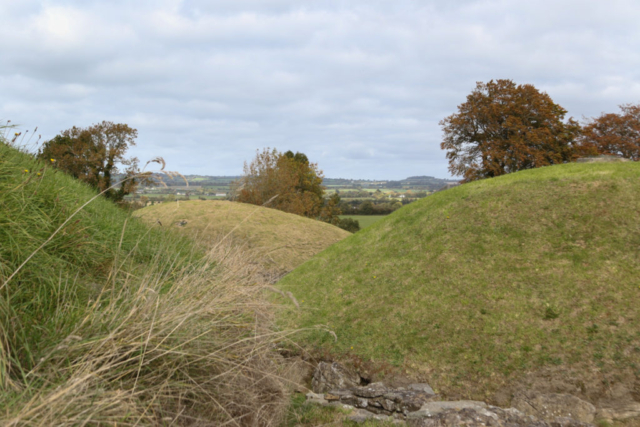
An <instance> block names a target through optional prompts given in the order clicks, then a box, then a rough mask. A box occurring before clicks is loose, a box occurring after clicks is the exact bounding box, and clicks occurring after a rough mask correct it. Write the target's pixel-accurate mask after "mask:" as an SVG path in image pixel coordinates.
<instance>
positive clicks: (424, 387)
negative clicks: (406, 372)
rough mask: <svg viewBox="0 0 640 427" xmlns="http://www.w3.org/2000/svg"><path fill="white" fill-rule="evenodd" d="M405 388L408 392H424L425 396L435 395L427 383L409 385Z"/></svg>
mask: <svg viewBox="0 0 640 427" xmlns="http://www.w3.org/2000/svg"><path fill="white" fill-rule="evenodd" d="M407 388H408V389H409V390H416V391H424V392H425V393H427V394H433V395H435V394H436V393H435V392H434V391H433V389H432V388H431V386H430V385H429V384H427V383H417V384H409V386H408V387H407Z"/></svg>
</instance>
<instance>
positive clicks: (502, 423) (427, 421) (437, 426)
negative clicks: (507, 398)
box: [407, 401, 592, 427]
mask: <svg viewBox="0 0 640 427" xmlns="http://www.w3.org/2000/svg"><path fill="white" fill-rule="evenodd" d="M407 424H408V425H409V426H411V427H454V426H455V427H458V426H467V427H476V426H477V427H480V426H493V427H525V426H527V427H587V426H592V424H588V423H584V422H581V421H577V420H574V419H571V418H566V417H558V418H556V419H554V420H553V421H551V422H548V421H544V420H540V419H537V418H536V417H534V416H531V415H526V414H524V413H522V412H520V411H518V410H517V409H515V408H509V409H502V408H498V407H495V406H490V405H487V404H485V403H483V402H474V401H457V402H431V403H428V404H426V405H425V406H424V407H423V408H422V409H420V410H419V411H416V412H413V413H411V414H409V415H408V417H407Z"/></svg>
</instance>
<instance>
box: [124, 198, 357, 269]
mask: <svg viewBox="0 0 640 427" xmlns="http://www.w3.org/2000/svg"><path fill="white" fill-rule="evenodd" d="M135 215H136V216H139V217H140V218H143V219H145V220H146V221H148V222H150V223H155V222H156V221H157V220H159V221H160V222H161V223H162V224H163V225H164V226H169V227H173V228H176V229H179V230H180V231H182V232H184V233H187V234H189V235H191V236H193V237H196V240H198V241H203V242H205V243H211V242H213V244H216V242H218V241H219V239H220V236H225V235H227V234H230V237H231V238H232V239H234V240H235V241H236V242H238V241H240V242H243V243H245V244H247V245H248V246H249V249H250V250H251V252H252V253H253V254H254V255H255V257H256V258H257V259H258V260H260V261H261V262H262V263H263V264H264V265H265V266H267V267H268V268H269V269H275V270H277V271H280V272H284V271H290V270H292V269H294V268H295V267H297V266H298V265H300V264H302V263H303V262H305V261H306V260H307V259H309V258H311V257H312V256H313V255H315V254H317V253H318V252H320V251H322V250H324V249H325V248H327V247H328V246H330V245H332V244H334V243H336V242H338V241H339V240H342V239H344V238H345V237H347V236H350V235H351V233H349V232H347V231H344V230H342V229H340V228H338V227H335V226H333V225H330V224H327V223H324V222H320V221H315V220H312V219H309V218H305V217H302V216H299V215H293V214H289V213H286V212H282V211H279V210H276V209H269V208H265V207H260V206H255V205H249V204H245V203H234V202H227V201H208V200H207V201H203V200H192V201H188V202H182V201H181V202H175V203H173V202H172V203H163V204H161V205H154V206H148V207H146V208H144V209H140V210H138V211H136V212H135ZM181 220H186V221H187V224H186V225H185V226H183V227H179V226H176V223H178V222H179V221H181Z"/></svg>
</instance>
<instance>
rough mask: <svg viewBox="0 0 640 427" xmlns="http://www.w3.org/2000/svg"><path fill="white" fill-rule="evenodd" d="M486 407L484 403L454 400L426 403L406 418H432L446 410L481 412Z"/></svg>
mask: <svg viewBox="0 0 640 427" xmlns="http://www.w3.org/2000/svg"><path fill="white" fill-rule="evenodd" d="M486 407H487V404H486V403H484V402H477V401H475V400H456V401H452V402H428V403H425V404H424V405H422V407H420V409H419V410H417V411H414V412H411V413H410V414H408V415H407V417H408V418H422V417H433V416H434V415H438V414H440V413H441V412H443V411H445V410H447V409H454V410H456V411H460V410H462V409H466V408H470V409H473V410H476V411H483V410H484V409H485V408H486Z"/></svg>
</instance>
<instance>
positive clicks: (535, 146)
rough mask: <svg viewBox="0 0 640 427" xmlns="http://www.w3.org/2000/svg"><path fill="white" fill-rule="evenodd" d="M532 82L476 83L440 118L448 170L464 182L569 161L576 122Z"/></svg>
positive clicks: (572, 158)
mask: <svg viewBox="0 0 640 427" xmlns="http://www.w3.org/2000/svg"><path fill="white" fill-rule="evenodd" d="M566 113H567V112H566V110H565V109H563V108H562V107H561V106H559V105H558V104H555V103H554V102H553V101H552V99H551V97H549V95H547V94H546V93H544V92H540V91H538V89H536V88H535V87H534V86H533V85H530V84H525V85H516V84H515V83H514V82H513V81H511V80H496V81H493V80H491V81H490V82H489V83H482V82H478V83H477V84H476V88H475V89H474V90H473V91H472V92H471V94H469V95H468V96H467V101H466V102H465V103H463V104H461V105H459V106H458V112H457V113H456V114H452V115H451V116H449V117H447V118H445V119H444V120H442V121H441V122H440V125H441V126H442V128H443V131H444V140H443V142H442V144H441V148H442V149H443V150H447V159H449V171H450V172H451V173H452V174H454V175H461V176H462V177H463V179H464V182H468V181H473V180H477V179H483V178H489V177H494V176H499V175H504V174H506V173H510V172H515V171H518V170H522V169H531V168H537V167H540V166H546V165H552V164H558V163H565V162H569V161H572V160H575V158H576V157H577V153H576V149H575V138H576V136H577V135H578V133H579V130H580V125H579V124H578V123H577V122H576V121H575V120H573V119H569V120H568V121H567V122H564V121H563V119H564V116H565V114H566Z"/></svg>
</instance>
